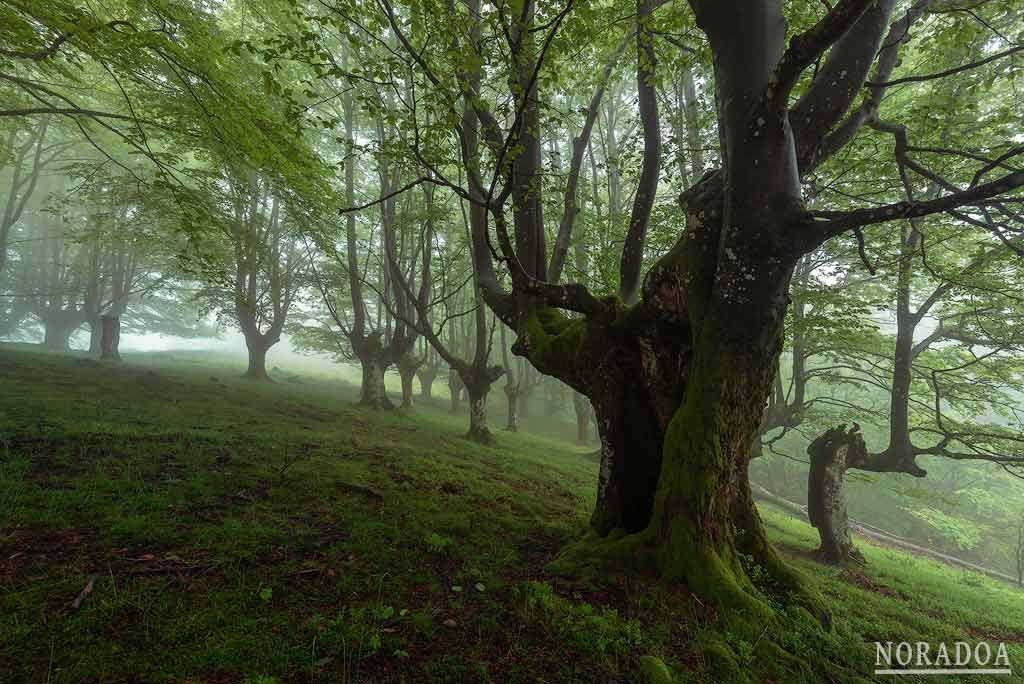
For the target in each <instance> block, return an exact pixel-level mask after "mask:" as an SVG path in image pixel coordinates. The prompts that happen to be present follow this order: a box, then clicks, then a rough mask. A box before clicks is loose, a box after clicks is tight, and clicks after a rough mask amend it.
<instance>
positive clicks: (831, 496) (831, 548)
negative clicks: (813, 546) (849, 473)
mask: <svg viewBox="0 0 1024 684" xmlns="http://www.w3.org/2000/svg"><path fill="white" fill-rule="evenodd" d="M807 454H808V455H809V456H810V457H811V467H810V469H809V470H808V473H807V517H808V518H809V519H810V521H811V525H813V526H814V527H815V528H817V530H818V535H819V537H820V538H821V545H820V546H819V548H818V551H817V553H818V555H819V556H820V557H821V558H822V560H824V561H826V562H828V563H835V564H844V563H849V562H855V563H863V562H864V556H863V555H861V553H860V551H859V550H857V547H856V546H854V544H853V538H852V537H851V535H850V520H849V517H848V516H847V513H846V496H845V493H844V489H845V487H844V485H845V478H846V470H847V469H848V468H849V467H851V466H856V465H857V464H858V463H863V462H865V461H866V460H867V457H868V455H867V448H866V447H865V445H864V438H863V437H862V436H861V434H860V433H859V432H858V428H857V426H856V425H854V427H853V428H851V429H850V430H849V431H847V430H846V426H845V425H840V426H839V427H837V428H832V429H830V430H828V431H826V432H825V433H824V434H823V435H821V436H819V437H818V438H817V439H815V440H814V441H813V442H811V444H810V446H808V447H807Z"/></svg>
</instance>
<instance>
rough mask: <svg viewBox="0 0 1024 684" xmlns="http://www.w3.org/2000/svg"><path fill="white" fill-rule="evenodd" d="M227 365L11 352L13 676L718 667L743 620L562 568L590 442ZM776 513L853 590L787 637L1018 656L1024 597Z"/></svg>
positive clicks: (6, 373) (186, 678)
mask: <svg viewBox="0 0 1024 684" xmlns="http://www.w3.org/2000/svg"><path fill="white" fill-rule="evenodd" d="M213 363H221V364H226V363H228V362H226V361H223V360H221V361H219V362H215V361H210V360H205V361H202V362H199V361H197V359H196V358H195V357H188V356H184V355H170V354H162V355H136V356H129V357H128V362H127V363H126V364H125V365H124V366H123V367H112V366H106V365H101V364H99V363H98V362H95V361H91V360H88V359H83V358H76V357H66V356H50V355H43V354H36V353H30V352H26V351H20V350H12V349H0V438H2V439H0V581H2V586H0V616H2V619H0V682H93V681H95V682H100V681H102V682H122V681H123V682H136V681H141V682H151V681H153V682H211V683H218V684H226V683H228V682H247V683H250V684H255V683H256V682H260V683H261V684H269V683H270V682H309V681H315V682H335V681H337V682H349V681H353V682H354V681H358V682H390V681H395V682H401V681H436V682H444V681H448V682H478V681H480V682H482V681H494V682H552V683H553V682H573V681H577V682H605V681H607V682H622V681H632V680H633V678H634V676H635V671H636V670H635V667H636V659H637V657H638V656H640V655H643V654H655V655H658V656H662V657H664V658H665V659H666V660H667V661H668V662H669V663H670V664H671V665H672V666H673V667H674V669H675V670H676V671H677V672H678V673H679V674H678V679H679V681H706V682H712V681H714V678H713V677H712V676H710V675H704V674H702V670H703V665H704V663H702V661H701V659H700V658H699V656H696V655H694V653H695V649H694V648H693V645H694V644H695V643H698V642H700V641H701V640H702V638H703V635H704V634H705V633H706V630H710V629H714V630H715V631H717V632H720V633H724V635H725V638H726V640H727V641H729V640H730V635H729V633H728V625H722V624H716V623H715V621H714V616H713V615H710V614H709V613H708V611H706V610H704V609H703V607H702V606H701V605H700V604H699V602H696V601H695V600H693V599H692V598H691V597H690V596H689V595H688V594H687V593H686V592H685V590H684V589H682V588H674V587H663V586H658V585H657V584H655V583H653V582H651V581H648V580H644V579H637V578H627V577H621V578H609V579H608V580H607V581H606V582H603V583H601V584H597V585H594V584H587V583H574V582H568V581H566V580H564V579H560V578H554V577H551V576H549V575H547V574H546V573H545V570H544V566H545V564H546V562H547V561H548V560H550V559H551V557H552V556H553V554H554V553H555V552H556V551H557V549H558V547H559V546H560V545H561V544H563V543H564V542H566V541H567V540H570V539H572V538H574V537H575V536H576V535H578V534H580V532H581V531H582V529H583V527H584V525H585V522H586V516H587V514H588V512H589V510H590V507H591V505H592V502H593V489H594V487H593V484H594V481H595V472H596V463H595V462H594V460H593V458H592V457H591V456H589V455H588V453H587V450H586V449H579V448H576V447H573V446H570V445H568V444H567V443H565V442H561V441H555V440H552V439H549V438H543V437H537V436H530V435H526V434H522V433H521V434H518V435H510V434H506V433H501V434H499V435H498V439H499V445H498V447H496V448H481V447H477V446H475V445H472V444H470V443H469V442H467V441H465V440H463V439H462V438H461V437H460V436H459V435H461V433H462V432H463V431H464V430H465V420H466V419H465V417H463V416H457V417H453V416H449V415H447V413H445V412H444V411H442V410H440V409H439V408H433V407H420V408H418V409H416V410H414V411H413V412H411V413H408V412H400V411H398V412H392V413H386V414H374V413H370V412H367V411H364V410H362V409H360V408H358V407H356V406H354V405H353V404H352V399H353V397H354V395H355V388H354V387H352V386H351V385H349V384H346V383H343V382H340V381H337V380H316V381H315V380H313V379H311V378H309V377H305V378H303V379H302V381H301V382H287V381H286V382H280V383H277V384H274V385H253V384H251V383H248V382H246V381H244V380H241V379H239V378H238V377H237V375H238V373H239V369H237V368H234V367H231V366H229V365H221V366H215V365H211V364H213ZM765 517H766V520H767V522H768V524H769V527H770V530H771V532H772V535H773V538H775V539H776V540H777V541H779V542H780V543H781V544H782V545H783V548H784V549H786V550H787V552H788V553H789V554H790V555H791V556H792V557H793V562H794V563H795V564H797V565H798V566H800V567H802V568H803V569H805V570H806V571H807V573H808V575H809V577H810V578H811V581H812V582H814V583H816V584H817V585H818V586H819V588H820V590H821V591H822V592H824V593H825V594H826V595H827V596H828V597H829V598H830V599H831V600H832V601H833V602H834V604H835V607H836V610H835V614H836V625H835V631H834V632H833V633H832V634H831V635H828V636H822V635H820V634H815V633H807V634H801V633H794V634H789V635H785V636H770V637H769V638H776V639H781V640H782V641H783V642H784V644H785V645H786V646H787V648H789V650H794V651H797V652H799V651H800V650H801V649H804V650H807V651H813V652H815V653H817V654H825V655H826V656H827V657H833V658H835V659H837V660H841V661H844V662H845V663H846V665H847V666H853V667H857V668H859V669H862V670H870V668H871V667H872V666H873V664H874V655H873V646H872V647H870V648H869V647H868V644H870V642H873V641H874V640H876V639H878V640H893V641H903V640H907V641H916V640H926V641H931V642H937V641H941V640H945V641H955V640H976V639H978V638H991V639H994V640H1015V641H1016V643H1014V644H1012V645H1011V661H1012V662H1015V663H1016V664H1017V666H1018V668H1019V669H1020V670H1021V671H1024V644H1022V643H1021V642H1024V593H1022V592H1019V591H1016V590H1014V589H1011V588H1008V587H1005V586H1002V585H999V584H997V583H995V582H993V581H990V580H988V579H986V578H983V577H980V576H976V575H971V574H966V573H963V572H960V571H956V570H952V569H950V568H946V567H944V566H939V565H936V564H934V563H931V562H929V561H924V560H920V559H915V558H911V557H908V556H906V555H903V554H901V553H898V552H895V551H891V550H887V549H880V548H874V547H866V548H865V549H864V550H865V552H866V555H867V556H868V559H869V566H868V567H867V568H866V569H865V570H864V571H863V572H842V573H840V572H838V571H835V570H832V569H827V568H824V567H822V566H820V565H818V564H816V563H814V562H813V561H811V560H809V559H808V558H807V557H806V554H807V551H808V549H810V548H812V546H813V534H812V532H813V531H812V530H811V529H810V528H808V527H807V526H806V525H804V524H803V523H800V522H797V521H795V520H793V519H791V518H789V517H787V516H785V515H784V514H781V513H777V512H773V511H771V510H766V511H765ZM90 577H92V578H93V584H92V590H91V593H89V594H88V596H86V597H85V599H84V601H83V603H82V605H81V607H80V608H78V609H77V610H75V609H72V608H70V607H69V604H70V602H71V601H72V600H73V599H74V598H75V596H76V595H77V594H78V593H79V592H80V591H81V590H82V589H83V587H84V586H86V584H87V581H88V579H89V578H90ZM733 641H734V643H732V644H731V645H732V646H733V648H734V650H736V651H737V652H740V653H749V652H751V651H752V652H753V654H752V655H751V656H750V657H751V659H752V660H756V659H757V656H758V653H759V651H758V649H757V644H747V643H744V642H740V641H738V640H733ZM787 641H788V643H786V642H787ZM769 669H770V668H769ZM818 678H819V679H820V680H821V681H828V679H827V676H826V674H825V673H819V675H818ZM912 680H913V678H909V677H904V678H902V681H912ZM765 681H788V679H787V677H786V675H785V673H782V674H777V675H776V678H775V679H771V680H768V679H766V680H765ZM928 681H931V682H934V681H942V680H941V678H934V677H933V678H929V679H928ZM950 681H952V680H950ZM971 681H973V682H984V681H986V678H984V677H975V678H972V680H971ZM991 681H992V682H1000V681H1002V682H1005V681H1007V679H1006V678H991Z"/></svg>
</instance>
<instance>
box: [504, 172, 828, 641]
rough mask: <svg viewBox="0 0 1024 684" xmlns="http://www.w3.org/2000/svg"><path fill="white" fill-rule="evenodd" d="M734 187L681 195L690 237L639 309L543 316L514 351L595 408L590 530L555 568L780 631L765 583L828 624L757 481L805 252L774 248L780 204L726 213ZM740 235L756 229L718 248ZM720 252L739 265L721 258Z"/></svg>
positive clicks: (669, 258)
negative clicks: (680, 593) (759, 500)
mask: <svg viewBox="0 0 1024 684" xmlns="http://www.w3.org/2000/svg"><path fill="white" fill-rule="evenodd" d="M724 175H725V174H724V173H722V172H717V173H712V174H709V175H707V176H705V178H704V179H703V180H702V182H701V183H700V184H699V185H698V187H697V188H695V189H693V190H691V191H690V192H688V193H686V194H684V197H683V198H682V201H683V204H684V208H685V211H686V215H687V223H688V228H687V231H686V233H685V234H684V235H683V237H681V238H680V240H679V242H678V243H677V244H676V246H675V247H674V248H673V249H672V250H670V252H669V253H668V254H666V255H665V256H664V257H663V258H662V259H661V260H659V262H658V263H657V264H655V266H654V267H653V268H652V269H651V270H650V271H649V273H648V275H647V278H646V280H645V283H644V287H643V292H642V298H641V301H640V302H639V303H638V304H637V305H634V306H631V307H627V306H624V305H623V304H622V303H621V302H620V301H618V300H613V301H611V302H605V305H604V307H603V311H602V312H600V313H595V314H591V315H589V316H587V317H585V318H582V319H580V318H577V319H570V318H568V317H566V316H564V315H563V314H561V313H560V312H557V311H554V310H550V309H545V310H540V311H538V312H536V313H535V314H534V315H533V316H531V317H530V318H529V319H528V320H527V321H526V323H525V325H524V326H523V329H522V331H521V334H520V336H519V338H518V339H517V342H516V345H515V346H514V348H513V351H515V352H516V353H518V354H522V355H524V356H527V357H528V358H529V359H530V361H531V362H532V363H533V364H534V366H536V367H537V368H538V369H539V370H540V371H541V372H544V373H546V374H551V375H555V376H556V377H559V378H560V379H561V380H563V381H564V382H566V383H567V384H569V385H570V386H571V387H573V388H574V389H576V390H577V391H578V392H580V393H581V394H584V395H586V396H587V397H589V399H590V401H591V404H592V405H593V407H594V411H595V413H596V416H597V425H598V432H599V435H600V439H601V465H600V470H599V480H598V499H597V504H596V507H595V510H594V514H593V516H592V518H591V528H592V530H593V533H592V534H591V535H590V536H589V537H587V538H585V539H584V540H582V541H581V542H579V543H577V544H574V545H571V546H569V547H567V548H566V549H565V550H564V551H563V553H562V554H561V555H560V557H559V559H557V560H556V562H555V563H554V565H553V567H554V569H556V570H566V571H569V572H578V571H580V569H581V568H592V569H595V570H599V569H600V568H602V567H606V566H607V565H611V566H612V567H621V566H622V565H623V564H626V565H628V566H631V567H634V568H638V567H641V568H646V569H647V570H649V571H654V572H656V573H658V574H659V575H661V576H662V577H664V578H666V579H671V580H674V581H680V582H682V583H684V584H686V585H687V586H688V587H689V588H690V589H691V590H692V591H694V592H695V593H697V594H699V595H701V596H705V597H707V598H708V599H709V600H711V601H713V602H715V603H716V604H717V605H720V606H722V607H723V608H724V609H727V610H736V611H739V612H741V613H742V614H744V615H746V616H747V617H748V618H751V619H752V621H751V622H750V624H748V625H747V626H748V627H750V631H751V632H754V631H757V630H756V629H755V627H754V623H758V624H761V625H762V626H763V624H764V623H765V622H766V621H768V620H771V619H772V614H773V612H772V610H771V608H770V607H769V606H768V603H767V602H766V601H765V600H764V595H763V593H762V591H763V590H766V587H769V586H770V587H771V591H776V592H780V593H786V594H792V595H794V596H803V597H805V599H806V600H804V604H805V605H806V606H807V607H809V608H811V609H812V610H813V611H814V612H815V614H816V615H817V616H818V617H821V616H822V611H821V610H820V608H819V607H818V606H819V603H818V599H817V598H811V593H810V592H808V591H805V590H804V587H803V586H802V583H801V582H800V580H799V579H798V577H797V575H796V574H795V573H794V572H793V571H792V570H790V569H789V568H788V567H787V566H786V565H785V564H784V563H783V562H782V561H781V560H780V558H779V557H778V555H777V554H776V552H775V551H774V549H773V548H772V547H771V545H770V544H769V543H768V541H767V537H766V534H765V530H764V526H763V524H762V522H761V519H760V516H759V515H758V512H757V509H756V507H755V505H754V501H753V497H752V495H751V492H750V485H749V480H748V475H747V465H748V462H749V458H750V452H751V445H752V443H753V440H754V439H755V437H756V435H757V432H758V428H759V426H760V423H761V420H762V414H763V410H764V406H765V403H766V400H767V397H768V393H769V390H770V387H771V381H772V379H773V377H774V375H775V373H776V371H777V368H778V359H779V355H780V353H781V350H782V345H783V321H784V317H785V311H786V306H787V301H788V300H787V296H786V293H787V288H788V286H789V280H790V277H791V274H792V271H793V267H794V266H795V263H796V259H797V256H798V255H797V254H796V253H795V252H789V251H787V250H785V249H781V248H780V245H779V243H777V242H775V241H774V240H773V239H772V237H771V236H773V235H774V234H777V233H778V231H779V230H780V229H781V228H780V225H779V224H780V223H782V222H784V221H786V220H787V218H786V217H787V214H786V212H787V209H786V205H785V204H780V203H779V202H774V203H773V202H769V201H768V200H766V199H765V197H764V196H763V195H761V194H760V193H757V192H749V193H746V194H744V195H742V196H738V197H734V198H733V199H732V203H733V204H732V206H730V205H729V204H728V203H727V200H726V197H725V193H724V192H723V190H724V188H725V187H726V186H725V185H724V183H725V182H726V179H725V178H723V176H724ZM740 182H742V179H740ZM743 185H744V186H745V187H754V186H752V185H751V184H749V183H743ZM765 192H771V190H770V189H769V188H766V189H765ZM773 206H774V207H776V210H775V211H774V212H773V211H771V210H766V209H765V207H773ZM730 217H731V220H730ZM723 219H724V221H723ZM734 222H743V223H747V224H748V225H758V226H761V227H762V230H760V231H752V235H750V236H747V238H746V239H743V240H742V241H741V240H740V239H739V238H738V236H737V238H736V239H732V236H726V235H723V232H724V231H723V230H722V228H721V226H722V225H732V224H733V223H734ZM723 242H725V244H723ZM726 249H728V253H730V254H731V255H732V258H729V259H725V260H721V261H719V259H718V255H719V254H720V253H722V252H723V251H724V250H726ZM766 256H768V257H771V258H766ZM751 564H753V565H756V566H757V568H758V569H757V570H756V572H754V571H753V568H752V565H751ZM753 636H754V637H755V638H756V636H757V635H756V634H753Z"/></svg>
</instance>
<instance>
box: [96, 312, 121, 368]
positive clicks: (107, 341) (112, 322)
mask: <svg viewBox="0 0 1024 684" xmlns="http://www.w3.org/2000/svg"><path fill="white" fill-rule="evenodd" d="M100 326H101V328H102V334H101V336H100V358H102V359H106V360H108V361H120V360H121V352H120V350H119V349H118V346H119V345H120V344H121V319H120V318H118V317H117V316H109V315H104V316H100Z"/></svg>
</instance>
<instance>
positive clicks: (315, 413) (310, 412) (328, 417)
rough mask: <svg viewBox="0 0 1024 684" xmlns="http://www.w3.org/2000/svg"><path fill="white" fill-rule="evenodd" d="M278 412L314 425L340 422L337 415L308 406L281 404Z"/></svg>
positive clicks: (339, 417)
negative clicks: (311, 422)
mask: <svg viewBox="0 0 1024 684" xmlns="http://www.w3.org/2000/svg"><path fill="white" fill-rule="evenodd" d="M278 411H279V413H281V415H284V416H289V417H291V418H302V419H303V420H309V421H313V422H314V423H336V422H338V421H340V420H341V416H339V415H338V414H337V413H334V412H333V411H328V410H326V409H322V408H320V407H318V406H312V405H310V404H283V405H280V407H279V409H278Z"/></svg>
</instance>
